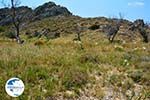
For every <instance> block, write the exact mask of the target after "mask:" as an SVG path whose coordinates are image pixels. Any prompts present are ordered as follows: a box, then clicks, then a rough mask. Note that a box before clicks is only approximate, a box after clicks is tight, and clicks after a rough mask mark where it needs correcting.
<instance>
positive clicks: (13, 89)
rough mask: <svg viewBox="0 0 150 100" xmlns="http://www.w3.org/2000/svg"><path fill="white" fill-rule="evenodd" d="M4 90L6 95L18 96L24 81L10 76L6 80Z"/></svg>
mask: <svg viewBox="0 0 150 100" xmlns="http://www.w3.org/2000/svg"><path fill="white" fill-rule="evenodd" d="M5 90H6V92H7V94H8V95H10V96H12V97H18V96H20V95H21V94H22V93H23V91H24V83H23V81H22V80H20V79H19V78H11V79H9V80H8V81H7V82H6V85H5Z"/></svg>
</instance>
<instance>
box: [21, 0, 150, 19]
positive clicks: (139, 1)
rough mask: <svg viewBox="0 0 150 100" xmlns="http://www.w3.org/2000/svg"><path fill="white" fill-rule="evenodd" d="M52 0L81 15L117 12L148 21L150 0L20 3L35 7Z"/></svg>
mask: <svg viewBox="0 0 150 100" xmlns="http://www.w3.org/2000/svg"><path fill="white" fill-rule="evenodd" d="M48 1H53V2H55V3H56V4H59V5H62V6H65V7H67V8H68V9H69V10H70V11H71V12H72V13H73V14H74V15H79V16H82V17H99V16H106V17H118V15H119V12H120V13H122V14H123V15H124V17H125V18H126V19H129V20H135V19H138V18H142V19H144V20H145V21H146V22H147V21H148V22H150V12H149V10H150V6H149V5H150V0H22V1H21V2H22V5H28V6H30V7H33V8H35V7H37V6H38V5H41V4H43V3H45V2H48Z"/></svg>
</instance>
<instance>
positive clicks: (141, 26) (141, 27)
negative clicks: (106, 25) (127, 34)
mask: <svg viewBox="0 0 150 100" xmlns="http://www.w3.org/2000/svg"><path fill="white" fill-rule="evenodd" d="M148 27H149V26H148V25H146V24H145V23H144V21H143V20H142V19H138V20H136V21H134V23H133V24H132V25H131V26H130V28H129V30H132V31H134V30H138V31H139V33H140V34H141V36H142V37H143V42H145V43H148V42H149V41H148V32H147V28H148Z"/></svg>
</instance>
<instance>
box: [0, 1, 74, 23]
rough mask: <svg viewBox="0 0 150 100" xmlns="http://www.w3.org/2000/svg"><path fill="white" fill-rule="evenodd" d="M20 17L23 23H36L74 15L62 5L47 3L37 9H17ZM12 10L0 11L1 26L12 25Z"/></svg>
mask: <svg viewBox="0 0 150 100" xmlns="http://www.w3.org/2000/svg"><path fill="white" fill-rule="evenodd" d="M17 10H18V11H17V12H18V13H17V15H18V17H19V18H20V17H22V21H27V20H28V21H33V20H34V21H35V20H39V19H43V18H46V17H52V16H59V15H62V16H69V15H72V13H71V12H70V11H68V9H67V8H65V7H62V6H60V5H56V4H55V3H53V2H48V3H45V4H43V5H41V6H39V7H37V8H35V9H32V8H29V7H27V6H21V7H18V8H17ZM10 12H11V10H10V9H9V8H2V9H0V25H8V24H10V23H11V16H10Z"/></svg>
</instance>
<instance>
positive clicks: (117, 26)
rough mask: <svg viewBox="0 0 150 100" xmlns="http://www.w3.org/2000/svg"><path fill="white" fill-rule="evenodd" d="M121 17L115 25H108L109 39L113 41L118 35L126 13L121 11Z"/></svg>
mask: <svg viewBox="0 0 150 100" xmlns="http://www.w3.org/2000/svg"><path fill="white" fill-rule="evenodd" d="M119 17H120V18H119V19H118V20H117V22H116V24H115V25H111V26H109V27H107V28H108V32H107V36H108V40H109V41H110V42H111V43H112V42H113V41H114V38H115V37H116V35H117V33H118V31H119V29H120V26H121V23H122V20H123V18H124V15H123V14H122V13H119Z"/></svg>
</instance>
